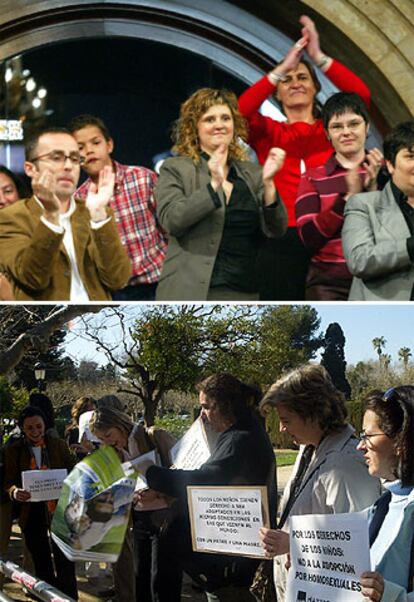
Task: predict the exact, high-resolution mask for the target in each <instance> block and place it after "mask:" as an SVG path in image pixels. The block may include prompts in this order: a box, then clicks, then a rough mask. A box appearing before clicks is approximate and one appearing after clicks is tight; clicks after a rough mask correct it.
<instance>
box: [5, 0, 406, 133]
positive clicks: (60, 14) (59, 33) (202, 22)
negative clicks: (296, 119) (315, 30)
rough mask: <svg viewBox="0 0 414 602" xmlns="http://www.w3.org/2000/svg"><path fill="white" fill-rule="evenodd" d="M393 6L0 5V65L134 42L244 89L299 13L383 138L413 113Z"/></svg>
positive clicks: (335, 0) (327, 88)
mask: <svg viewBox="0 0 414 602" xmlns="http://www.w3.org/2000/svg"><path fill="white" fill-rule="evenodd" d="M252 4H253V5H254V6H253V7H252ZM373 5H375V7H377V6H378V5H382V6H383V8H384V10H385V8H386V9H387V11H388V13H387V14H388V15H389V18H390V19H391V17H392V18H393V19H395V20H396V21H395V22H397V20H398V27H399V26H400V24H401V23H402V24H403V25H404V28H403V33H401V31H400V32H394V33H393V28H392V27H391V26H390V27H388V28H386V27H383V28H382V29H381V28H380V25H379V19H380V16H381V12H380V10H378V9H375V8H374V9H373V8H372V6H373ZM398 5H403V6H404V7H405V8H406V10H405V9H404V10H401V9H398V8H397V1H396V0H395V1H392V0H388V1H386V0H378V1H377V2H375V3H370V2H358V1H357V0H354V1H352V0H332V2H329V3H326V2H323V1H318V0H304V1H303V2H300V1H299V0H290V2H287V3H277V6H275V3H273V2H269V1H268V0H262V1H260V0H259V1H258V2H255V3H251V2H246V1H245V0H244V1H243V0H238V1H234V0H233V1H231V0H230V1H228V2H219V1H218V0H209V2H205V0H169V1H165V0H130V1H129V2H128V1H124V2H117V1H114V2H106V1H101V2H91V1H89V0H83V1H80V2H73V1H71V0H64V1H58V0H28V1H27V0H26V1H22V0H0V9H1V11H0V15H1V16H0V35H1V38H2V40H3V42H2V45H1V46H0V60H2V59H5V58H8V57H10V56H13V55H15V54H18V53H21V52H24V51H26V50H29V49H34V48H38V47H42V46H45V45H47V44H53V43H55V42H62V41H65V40H74V39H81V38H85V37H140V38H142V39H151V40H155V41H158V42H160V43H167V44H172V45H175V46H178V47H182V48H186V49H188V50H190V51H191V52H194V53H198V54H199V55H202V56H208V57H209V58H211V60H212V61H213V62H215V63H216V64H217V65H219V66H220V67H222V68H223V69H224V70H227V71H228V72H230V73H232V74H233V75H236V76H237V77H239V78H240V79H241V80H243V81H245V82H246V83H251V82H253V81H255V80H256V79H257V78H258V77H259V76H260V75H261V74H262V73H263V71H265V70H268V69H269V68H270V67H271V66H272V65H273V64H274V62H275V61H277V60H279V59H280V58H281V56H283V54H284V53H285V52H286V49H287V48H288V47H289V44H290V43H291V39H292V38H295V37H296V36H297V34H298V31H299V30H298V26H297V21H298V18H299V15H300V14H302V13H303V12H308V13H310V14H311V16H312V15H313V16H315V15H316V16H317V17H319V19H318V25H319V27H320V29H321V28H322V32H323V38H324V49H326V51H327V52H328V53H330V54H332V55H333V56H338V58H340V59H343V60H344V61H345V62H346V63H347V64H348V65H350V67H351V68H353V69H355V71H357V72H358V73H363V74H364V78H365V79H366V81H367V83H368V84H369V85H370V87H371V89H372V90H373V92H374V121H375V122H376V124H377V125H378V126H379V129H380V130H382V131H384V130H386V129H388V128H389V126H391V125H393V124H394V123H395V122H396V121H400V120H401V119H403V118H408V116H409V115H410V109H412V108H413V105H414V100H413V95H412V93H411V94H410V89H411V90H412V85H413V84H414V67H413V64H414V56H413V55H412V50H411V49H410V46H409V44H408V37H409V33H410V32H412V28H413V25H412V20H411V19H412V12H413V10H414V9H413V8H412V5H411V3H410V2H409V1H408V0H399V3H398ZM364 11H365V12H364ZM252 12H253V13H254V14H252ZM321 17H322V21H321ZM275 29H276V32H275ZM395 29H398V28H397V27H396V28H395ZM364 32H368V33H369V35H368V33H367V35H366V36H364V40H366V41H367V42H369V43H367V46H366V48H362V44H359V42H360V40H361V38H360V36H361V33H364ZM275 34H276V35H275ZM341 40H343V41H344V43H343V44H342V43H340V44H338V41H339V42H340V41H341ZM379 40H381V41H382V44H379ZM399 40H400V41H402V43H401V44H399ZM345 42H346V43H345ZM391 47H392V49H393V52H392V53H390V49H391ZM410 53H411V55H410ZM396 64H397V65H398V68H396V67H395V65H396ZM408 65H409V66H410V69H408V68H407V69H404V67H407V66H408ZM380 67H382V70H381V69H380ZM322 80H323V93H322V96H326V95H329V94H330V93H332V90H333V88H332V86H331V84H330V83H329V82H328V81H327V80H326V79H325V78H322ZM397 89H398V92H397Z"/></svg>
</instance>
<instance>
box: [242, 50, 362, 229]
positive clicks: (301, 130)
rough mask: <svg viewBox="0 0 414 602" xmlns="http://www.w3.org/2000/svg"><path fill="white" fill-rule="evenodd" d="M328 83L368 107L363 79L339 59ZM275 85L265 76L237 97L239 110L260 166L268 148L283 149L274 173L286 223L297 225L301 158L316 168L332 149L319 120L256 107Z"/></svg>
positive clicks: (323, 161)
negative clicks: (287, 118)
mask: <svg viewBox="0 0 414 602" xmlns="http://www.w3.org/2000/svg"><path fill="white" fill-rule="evenodd" d="M325 75H327V76H328V77H329V79H330V80H331V82H332V83H333V84H335V86H337V88H339V89H340V90H342V91H344V92H356V93H357V94H359V95H360V96H361V98H362V99H363V101H364V102H365V103H366V104H367V105H368V106H369V105H370V100H371V93H370V90H369V88H368V87H367V86H366V85H365V84H364V82H363V81H362V80H361V79H360V78H359V77H357V76H356V75H355V74H354V73H352V71H350V70H349V69H347V68H346V67H345V66H344V65H342V64H341V63H339V62H338V61H335V60H334V61H333V62H332V65H331V66H330V67H329V69H328V70H327V71H326V72H325ZM274 90H275V86H274V85H273V84H272V83H271V82H270V81H269V80H268V78H267V76H266V75H265V76H264V77H262V79H260V80H259V81H258V82H256V83H255V84H253V86H251V87H250V88H248V89H247V90H246V91H245V92H243V94H242V95H241V96H240V98H239V109H240V112H241V113H242V115H244V116H245V117H246V119H247V121H248V124H249V144H250V145H251V146H252V148H253V149H254V150H255V151H256V154H257V157H258V159H259V162H260V163H261V164H262V165H263V163H264V162H265V160H266V157H267V155H268V153H269V150H270V149H271V148H272V147H273V146H278V147H279V148H283V149H284V150H285V151H286V160H285V163H284V165H283V167H282V169H281V170H280V171H279V172H278V173H277V174H276V175H275V185H276V187H277V190H278V192H279V194H280V196H281V197H282V200H283V202H284V204H285V206H286V209H287V212H288V220H289V221H288V225H289V226H296V218H295V200H296V195H297V191H298V187H299V180H300V176H301V166H300V162H301V159H302V160H303V161H304V163H305V168H306V169H309V168H310V167H317V166H318V165H322V164H323V163H325V162H326V161H327V159H328V158H329V156H330V155H331V154H332V151H333V148H332V146H331V144H330V142H329V141H328V139H327V137H326V134H325V130H324V129H323V124H322V120H321V119H317V120H316V121H315V122H314V123H312V124H309V123H305V122H296V123H286V122H281V121H275V120H274V119H271V118H270V117H264V116H263V115H261V114H260V113H259V108H260V106H261V105H262V103H263V102H264V101H265V100H266V99H267V97H268V96H270V95H271V94H273V92H274Z"/></svg>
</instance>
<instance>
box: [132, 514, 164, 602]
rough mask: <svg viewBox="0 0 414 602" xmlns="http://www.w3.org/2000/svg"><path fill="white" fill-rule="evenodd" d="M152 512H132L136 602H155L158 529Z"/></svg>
mask: <svg viewBox="0 0 414 602" xmlns="http://www.w3.org/2000/svg"><path fill="white" fill-rule="evenodd" d="M151 515H152V512H137V511H134V555H135V579H136V581H135V589H136V600H137V602H154V600H156V590H157V587H158V586H157V576H158V539H159V528H158V527H157V526H155V525H154V524H153V522H152V520H151V519H152V516H151Z"/></svg>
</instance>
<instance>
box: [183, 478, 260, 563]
mask: <svg viewBox="0 0 414 602" xmlns="http://www.w3.org/2000/svg"><path fill="white" fill-rule="evenodd" d="M187 496H188V507H189V511H190V522H191V537H192V542H193V550H194V551H195V552H212V553H215V554H217V553H221V554H236V555H237V556H249V557H253V558H263V557H264V555H265V552H264V549H263V548H262V546H261V543H260V538H259V529H260V527H262V526H268V524H269V519H268V516H269V513H268V499H267V490H266V487H187Z"/></svg>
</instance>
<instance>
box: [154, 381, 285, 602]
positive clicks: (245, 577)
mask: <svg viewBox="0 0 414 602" xmlns="http://www.w3.org/2000/svg"><path fill="white" fill-rule="evenodd" d="M198 390H199V392H200V406H201V417H202V418H203V419H204V420H207V421H208V422H209V423H210V426H211V427H212V428H213V429H214V430H215V431H216V432H217V433H219V437H218V439H217V442H216V444H215V447H214V449H213V450H212V453H211V456H210V458H209V459H208V460H207V461H206V462H205V463H204V464H202V465H201V467H200V468H198V469H195V470H168V469H165V468H161V467H159V466H150V467H147V470H145V469H144V468H143V470H144V471H145V473H146V478H147V481H148V484H149V486H150V487H152V488H153V489H155V490H156V491H161V492H163V493H164V494H167V495H171V496H174V497H177V498H178V504H177V506H178V508H179V510H180V514H179V515H178V516H177V517H176V519H175V520H174V522H173V523H172V524H170V525H169V529H168V531H167V532H166V534H165V536H164V537H163V539H162V540H161V544H162V545H161V548H160V552H161V554H162V559H163V560H162V562H160V568H162V571H163V578H160V579H159V582H158V592H157V593H158V598H157V600H159V602H179V601H180V600H181V595H180V594H181V581H182V571H183V570H185V571H186V572H187V573H189V574H190V575H191V576H192V577H193V579H195V580H197V582H198V583H200V584H201V585H203V588H204V589H205V591H206V594H207V599H208V600H225V599H226V600H228V599H232V600H234V599H236V598H237V600H238V602H242V601H243V600H252V597H251V594H250V593H249V586H250V584H251V582H252V579H253V576H254V573H255V571H256V568H257V565H258V562H259V561H258V560H256V559H253V558H246V557H243V556H240V555H237V554H236V555H232V556H230V555H225V554H204V553H199V552H193V551H192V545H191V533H190V524H189V516H188V507H187V486H188V485H194V486H196V485H208V486H221V485H229V486H243V485H255V486H266V487H267V492H268V497H269V502H270V510H271V512H272V513H273V516H271V519H270V524H274V519H275V516H274V514H275V508H276V472H275V457H274V453H273V449H272V445H271V443H270V440H269V438H268V436H267V433H266V431H265V429H264V427H263V425H262V424H261V422H260V420H258V419H257V417H256V416H255V412H254V410H253V408H252V407H251V405H250V404H251V400H252V397H253V396H254V393H255V392H254V391H253V389H252V388H251V387H249V386H247V385H245V384H244V383H242V382H241V381H239V380H238V379H237V378H235V377H234V376H231V375H230V374H215V375H212V376H210V377H208V378H206V379H205V380H204V381H202V382H201V383H200V384H199V385H198ZM160 577H161V575H160ZM227 586H230V587H233V591H232V594H231V596H230V598H229V597H228V596H229V593H228V591H226V588H227ZM224 596H227V597H224Z"/></svg>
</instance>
